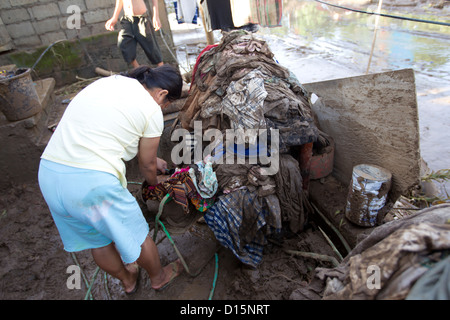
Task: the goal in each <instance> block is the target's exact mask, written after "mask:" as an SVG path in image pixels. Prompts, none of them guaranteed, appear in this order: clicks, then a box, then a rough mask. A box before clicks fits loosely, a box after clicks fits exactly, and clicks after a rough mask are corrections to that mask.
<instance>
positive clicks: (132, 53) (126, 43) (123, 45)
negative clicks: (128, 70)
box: [117, 17, 139, 68]
mask: <svg viewBox="0 0 450 320" xmlns="http://www.w3.org/2000/svg"><path fill="white" fill-rule="evenodd" d="M120 24H121V29H120V31H119V35H118V39H117V47H118V48H119V49H120V52H121V53H122V56H123V59H124V60H125V62H126V63H128V64H131V65H132V67H133V68H137V67H139V63H138V62H137V61H136V47H137V41H136V39H135V36H134V30H133V23H132V22H131V21H130V20H129V18H126V17H123V18H122V19H121V20H120Z"/></svg>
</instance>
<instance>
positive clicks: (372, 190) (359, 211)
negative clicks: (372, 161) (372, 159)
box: [345, 164, 392, 227]
mask: <svg viewBox="0 0 450 320" xmlns="http://www.w3.org/2000/svg"><path fill="white" fill-rule="evenodd" d="M391 180H392V174H391V172H389V171H388V170H386V169H384V168H382V167H379V166H376V165H369V164H360V165H357V166H354V167H353V173H352V180H351V183H350V187H349V193H348V197H347V205H346V208H345V216H346V217H347V219H348V220H350V221H351V222H353V223H355V224H357V225H359V226H362V227H374V226H375V225H376V224H377V217H378V212H379V211H380V210H381V209H382V208H383V207H384V206H385V204H386V199H387V195H388V193H389V190H390V187H391Z"/></svg>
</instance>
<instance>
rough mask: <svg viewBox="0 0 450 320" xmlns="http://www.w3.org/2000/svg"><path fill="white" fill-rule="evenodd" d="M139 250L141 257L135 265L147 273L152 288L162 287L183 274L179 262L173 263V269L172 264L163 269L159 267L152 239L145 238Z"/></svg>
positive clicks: (157, 254)
mask: <svg viewBox="0 0 450 320" xmlns="http://www.w3.org/2000/svg"><path fill="white" fill-rule="evenodd" d="M141 248H142V251H141V255H140V256H139V259H138V260H137V263H138V264H139V266H140V267H142V268H144V269H145V270H146V271H147V273H148V275H149V277H150V281H151V285H152V288H154V289H159V288H161V287H163V286H164V285H165V284H167V283H169V282H170V281H171V280H172V279H174V278H175V277H176V276H178V275H179V274H180V273H181V272H183V266H182V264H181V262H180V261H179V260H177V261H176V262H173V263H175V267H174V266H173V265H172V264H173V263H171V264H168V265H167V266H165V267H162V266H161V261H160V258H159V253H158V248H157V247H156V244H155V242H154V241H153V239H152V238H150V237H147V238H146V239H145V241H144V243H143V244H142V246H141Z"/></svg>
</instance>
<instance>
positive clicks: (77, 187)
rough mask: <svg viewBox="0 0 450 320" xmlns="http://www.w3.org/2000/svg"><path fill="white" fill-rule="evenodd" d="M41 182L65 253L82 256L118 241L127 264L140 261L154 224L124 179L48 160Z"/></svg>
mask: <svg viewBox="0 0 450 320" xmlns="http://www.w3.org/2000/svg"><path fill="white" fill-rule="evenodd" d="M38 178H39V186H40V188H41V192H42V195H43V196H44V199H45V201H46V202H47V205H48V207H49V209H50V212H51V214H52V217H53V220H54V221H55V224H56V227H57V228H58V231H59V234H60V236H61V239H62V242H63V244H64V250H66V251H68V252H76V251H81V250H86V249H94V248H100V247H104V246H107V245H109V244H110V243H111V242H114V244H115V246H116V248H117V250H118V251H119V253H120V255H121V257H122V260H123V261H124V262H125V263H132V262H134V261H136V260H137V259H138V258H139V256H140V253H141V245H142V243H143V242H144V241H145V238H146V237H147V235H148V232H149V226H148V223H147V221H146V220H145V218H144V216H143V214H142V211H141V208H140V207H139V204H138V203H137V201H136V198H135V197H134V196H133V195H132V194H131V193H130V192H129V191H128V189H124V188H123V187H122V185H121V184H120V181H119V179H118V178H116V177H115V176H114V175H112V174H110V173H106V172H101V171H95V170H87V169H79V168H74V167H70V166H66V165H62V164H58V163H55V162H52V161H48V160H45V159H42V160H41V162H40V166H39V174H38Z"/></svg>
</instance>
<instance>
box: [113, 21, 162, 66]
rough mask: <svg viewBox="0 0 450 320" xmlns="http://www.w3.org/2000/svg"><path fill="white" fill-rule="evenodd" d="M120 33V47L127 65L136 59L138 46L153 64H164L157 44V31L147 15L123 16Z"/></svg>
mask: <svg viewBox="0 0 450 320" xmlns="http://www.w3.org/2000/svg"><path fill="white" fill-rule="evenodd" d="M120 24H121V26H122V28H121V30H120V31H119V38H118V43H117V45H118V47H119V49H120V51H121V52H122V55H123V58H124V59H125V61H126V62H127V63H131V62H132V61H133V60H135V59H136V47H137V44H138V43H139V45H140V46H141V47H142V49H143V50H144V52H145V55H146V56H147V58H148V59H149V60H150V62H151V63H152V64H158V63H160V62H162V55H161V50H160V48H159V45H158V43H157V42H156V37H155V29H154V28H153V26H152V23H151V21H150V20H149V19H148V18H147V15H142V16H133V17H129V16H123V17H122V18H121V19H120Z"/></svg>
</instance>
